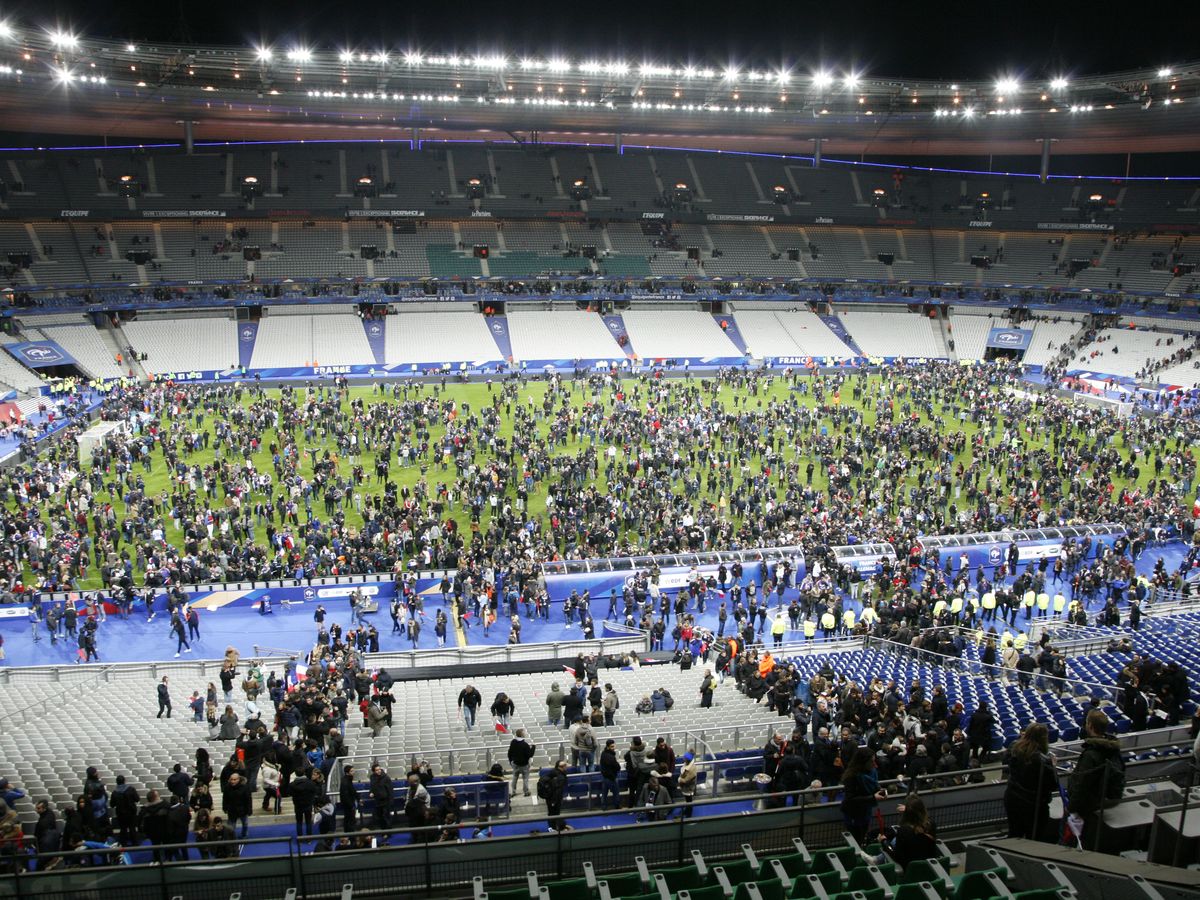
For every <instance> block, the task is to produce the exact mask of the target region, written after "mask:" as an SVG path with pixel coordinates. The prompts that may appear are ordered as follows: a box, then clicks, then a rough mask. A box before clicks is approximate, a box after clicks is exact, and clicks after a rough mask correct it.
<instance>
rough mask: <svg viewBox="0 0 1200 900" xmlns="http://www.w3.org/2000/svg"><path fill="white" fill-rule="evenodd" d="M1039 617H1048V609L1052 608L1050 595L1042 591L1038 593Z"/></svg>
mask: <svg viewBox="0 0 1200 900" xmlns="http://www.w3.org/2000/svg"><path fill="white" fill-rule="evenodd" d="M1037 605H1038V618H1039V619H1044V618H1046V610H1048V609H1049V608H1050V595H1049V594H1047V593H1046V592H1045V591H1042V592H1041V593H1040V594H1038V595H1037Z"/></svg>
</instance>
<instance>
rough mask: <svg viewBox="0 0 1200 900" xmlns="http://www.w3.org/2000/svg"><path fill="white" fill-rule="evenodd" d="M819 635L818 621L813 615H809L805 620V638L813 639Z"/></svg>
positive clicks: (807, 639)
mask: <svg viewBox="0 0 1200 900" xmlns="http://www.w3.org/2000/svg"><path fill="white" fill-rule="evenodd" d="M816 636H817V623H816V622H815V621H813V617H812V616H809V617H808V618H807V619H805V620H804V639H805V640H806V641H811V640H812V639H813V638H815V637H816Z"/></svg>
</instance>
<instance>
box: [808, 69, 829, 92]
mask: <svg viewBox="0 0 1200 900" xmlns="http://www.w3.org/2000/svg"><path fill="white" fill-rule="evenodd" d="M812 83H813V87H815V88H818V89H821V88H827V87H829V86H830V85H831V84H833V76H832V75H831V74H829V73H828V72H826V71H824V70H822V71H819V72H813V76H812Z"/></svg>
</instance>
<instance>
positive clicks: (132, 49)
mask: <svg viewBox="0 0 1200 900" xmlns="http://www.w3.org/2000/svg"><path fill="white" fill-rule="evenodd" d="M125 52H126V53H137V44H126V45H125Z"/></svg>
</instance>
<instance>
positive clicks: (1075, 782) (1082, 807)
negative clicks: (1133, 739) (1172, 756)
mask: <svg viewBox="0 0 1200 900" xmlns="http://www.w3.org/2000/svg"><path fill="white" fill-rule="evenodd" d="M1108 727H1109V720H1108V716H1106V715H1105V714H1104V712H1103V711H1102V710H1099V709H1094V710H1092V711H1091V712H1089V713H1088V715H1087V721H1086V722H1085V730H1086V734H1087V736H1086V737H1085V738H1084V741H1083V751H1082V752H1081V753H1080V754H1079V759H1078V761H1077V762H1076V763H1075V770H1074V771H1073V772H1071V777H1070V779H1068V781H1067V798H1068V799H1067V809H1068V811H1069V812H1070V814H1071V817H1076V816H1078V817H1079V819H1082V824H1083V827H1082V831H1081V832H1080V833H1079V839H1080V841H1081V842H1082V843H1083V849H1084V850H1097V849H1099V843H1100V815H1101V813H1102V811H1103V810H1105V809H1107V808H1108V807H1111V806H1114V805H1116V804H1117V803H1118V802H1119V801H1120V799H1121V797H1122V796H1124V794H1125V760H1124V759H1122V758H1121V744H1120V742H1119V741H1118V740H1117V739H1116V738H1114V737H1110V736H1109V734H1108ZM1072 830H1074V828H1073V829H1072Z"/></svg>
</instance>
